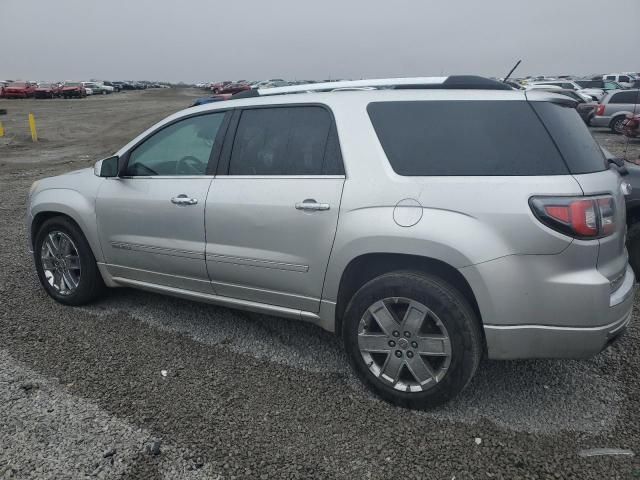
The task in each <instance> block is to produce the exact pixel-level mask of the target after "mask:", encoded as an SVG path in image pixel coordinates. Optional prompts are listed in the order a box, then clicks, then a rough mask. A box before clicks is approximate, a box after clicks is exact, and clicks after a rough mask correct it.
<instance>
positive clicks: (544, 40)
mask: <svg viewBox="0 0 640 480" xmlns="http://www.w3.org/2000/svg"><path fill="white" fill-rule="evenodd" d="M519 58H522V60H523V63H522V65H521V66H520V68H519V70H518V71H517V72H516V75H528V74H565V73H575V74H589V73H608V72H615V71H640V0H616V1H615V2H609V1H608V0H530V1H527V2H522V1H519V0H508V1H505V0H457V1H455V0H450V1H447V2H443V1H435V0H386V1H380V0H366V1H365V0H315V1H307V0H258V1H256V0H237V1H234V0H224V1H218V0H53V1H52V0H28V1H27V0H0V79H2V78H9V79H17V78H20V79H25V80H45V79H46V80H64V79H67V80H71V79H75V80H83V79H88V78H96V79H106V80H123V79H131V80H135V79H137V80H143V79H149V80H169V81H179V80H183V81H186V82H195V81H207V80H225V79H264V78H274V77H281V78H287V79H306V78H311V79H322V78H362V77H393V76H418V75H420V76H422V75H425V76H428V75H441V74H442V75H448V74H461V73H474V74H481V75H494V76H504V75H505V74H506V73H507V72H508V70H509V69H510V68H511V66H512V65H513V64H514V63H515V61H516V60H517V59H519Z"/></svg>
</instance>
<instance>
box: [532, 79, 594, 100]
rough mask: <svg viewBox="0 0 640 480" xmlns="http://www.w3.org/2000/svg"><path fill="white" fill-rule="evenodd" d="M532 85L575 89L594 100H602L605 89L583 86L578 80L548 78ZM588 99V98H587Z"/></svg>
mask: <svg viewBox="0 0 640 480" xmlns="http://www.w3.org/2000/svg"><path fill="white" fill-rule="evenodd" d="M531 85H553V86H556V87H560V88H564V89H567V90H575V91H576V92H579V93H581V94H584V95H588V96H589V97H591V98H592V99H593V100H597V101H600V100H601V99H602V97H604V94H605V91H604V90H603V89H602V88H594V87H582V86H581V85H580V84H579V83H578V82H574V81H573V80H548V81H539V82H533V83H532V84H531ZM587 101H588V100H587Z"/></svg>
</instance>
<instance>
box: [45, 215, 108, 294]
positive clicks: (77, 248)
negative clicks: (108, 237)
mask: <svg viewBox="0 0 640 480" xmlns="http://www.w3.org/2000/svg"><path fill="white" fill-rule="evenodd" d="M34 260H35V264H36V270H37V272H38V278H39V279H40V283H42V286H43V287H44V289H45V290H46V291H47V293H48V294H49V295H50V296H51V297H52V298H53V299H54V300H56V301H58V302H60V303H63V304H65V305H84V304H86V303H89V302H91V301H92V300H94V299H95V298H97V297H98V296H99V295H100V294H101V293H102V292H103V290H104V288H105V286H104V282H103V280H102V276H101V275H100V272H99V271H98V266H97V264H96V259H95V257H94V256H93V252H92V251H91V247H90V246H89V243H88V242H87V240H86V238H85V237H84V235H83V234H82V232H81V231H80V229H79V228H78V227H77V226H76V225H75V223H73V222H72V221H71V220H69V219H68V218H66V217H54V218H50V219H49V220H47V221H45V222H44V224H43V225H42V227H40V229H39V230H38V232H37V234H36V238H35V244H34Z"/></svg>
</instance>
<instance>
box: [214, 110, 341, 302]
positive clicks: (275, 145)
mask: <svg viewBox="0 0 640 480" xmlns="http://www.w3.org/2000/svg"><path fill="white" fill-rule="evenodd" d="M344 181H345V176H344V169H343V167H342V158H341V155H340V148H339V145H338V138H337V134H336V129H335V125H334V121H333V116H332V114H331V112H330V111H329V110H328V109H327V108H326V107H324V106H317V105H304V106H269V107H268V108H265V107H260V108H248V109H242V110H238V111H236V112H235V113H234V118H233V120H232V123H231V126H230V128H229V133H228V135H227V138H226V139H225V144H224V147H223V151H222V156H221V162H220V167H219V170H218V175H217V176H216V178H215V179H214V181H213V184H212V186H211V189H210V192H209V196H208V198H207V205H206V214H205V215H206V222H205V223H206V260H207V269H208V272H209V276H210V278H211V280H212V282H213V288H214V289H215V291H216V293H217V294H218V295H223V296H228V297H234V298H239V299H244V300H250V301H256V302H261V303H267V304H271V305H278V306H283V307H288V308H293V309H300V310H303V311H310V312H317V311H318V310H319V303H320V297H321V294H322V286H323V282H324V275H325V271H326V268H327V262H328V259H329V255H330V252H331V247H332V245H333V240H334V237H335V232H336V226H337V221H338V212H339V208H340V200H341V196H342V187H343V184H344Z"/></svg>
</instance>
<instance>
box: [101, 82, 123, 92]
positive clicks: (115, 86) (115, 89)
mask: <svg viewBox="0 0 640 480" xmlns="http://www.w3.org/2000/svg"><path fill="white" fill-rule="evenodd" d="M103 83H104V86H105V87H111V88H112V89H113V90H112V91H113V92H119V91H120V90H122V88H121V87H120V84H119V83H118V82H103Z"/></svg>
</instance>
